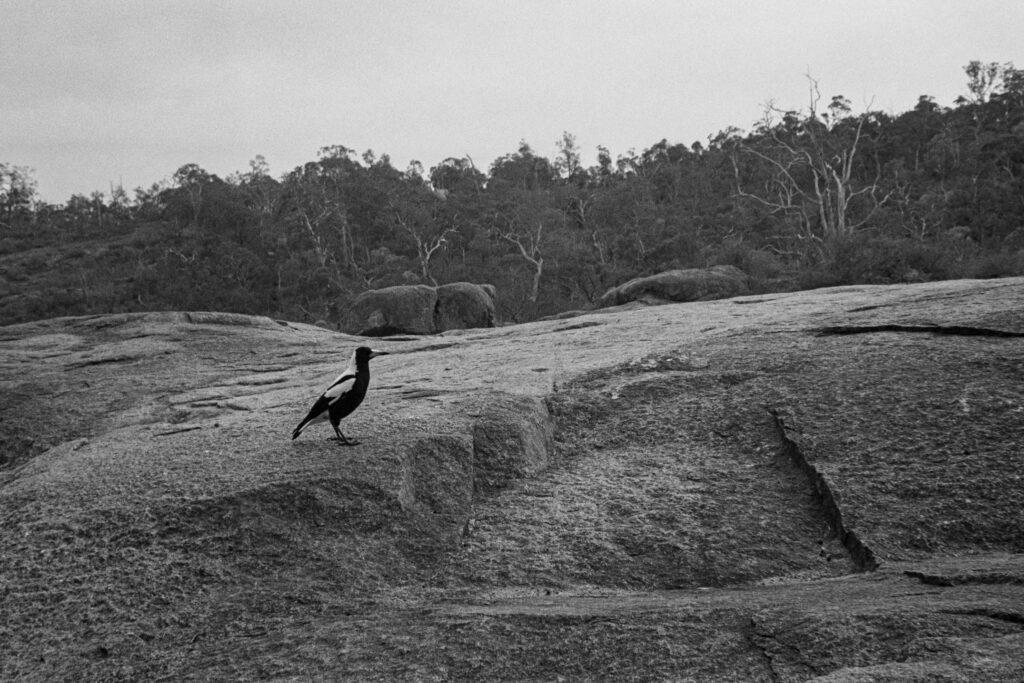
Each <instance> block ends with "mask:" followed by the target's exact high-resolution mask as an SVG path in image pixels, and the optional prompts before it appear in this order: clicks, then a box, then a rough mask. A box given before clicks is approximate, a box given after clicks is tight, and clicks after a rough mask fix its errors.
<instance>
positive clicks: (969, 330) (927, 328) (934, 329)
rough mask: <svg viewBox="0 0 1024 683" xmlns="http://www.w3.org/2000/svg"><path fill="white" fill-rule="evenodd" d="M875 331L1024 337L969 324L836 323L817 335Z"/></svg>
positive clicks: (1021, 334)
mask: <svg viewBox="0 0 1024 683" xmlns="http://www.w3.org/2000/svg"><path fill="white" fill-rule="evenodd" d="M873 332H919V333H921V332H930V333H932V334H939V335H953V336H962V337H1006V338H1016V337H1024V332H1013V331H1011V330H995V329H991V328H987V327H972V326H967V325H897V324H884V325H834V326H830V327H819V328H818V329H817V336H819V337H827V336H832V335H848V334H871V333H873Z"/></svg>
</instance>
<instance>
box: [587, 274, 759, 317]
mask: <svg viewBox="0 0 1024 683" xmlns="http://www.w3.org/2000/svg"><path fill="white" fill-rule="evenodd" d="M749 293H750V289H749V287H748V286H747V276H746V275H745V274H744V273H743V271H742V270H740V269H739V268H736V267H735V266H712V267H711V268H690V269H685V270H667V271H665V272H663V273H658V274H656V275H650V276H647V277H638V278H635V279H633V280H630V281H629V282H627V283H625V284H622V285H619V286H618V287H613V288H611V289H609V290H608V291H607V292H605V294H604V296H602V297H601V299H600V301H599V302H598V304H597V305H598V307H599V308H606V307H608V306H619V305H622V304H625V303H629V302H630V301H642V302H644V303H648V304H663V303H672V302H682V301H710V300H712V299H727V298H729V297H733V296H740V295H743V294H749Z"/></svg>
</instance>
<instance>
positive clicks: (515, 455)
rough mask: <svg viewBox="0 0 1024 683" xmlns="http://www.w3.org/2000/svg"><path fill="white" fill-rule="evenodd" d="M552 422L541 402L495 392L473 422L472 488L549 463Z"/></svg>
mask: <svg viewBox="0 0 1024 683" xmlns="http://www.w3.org/2000/svg"><path fill="white" fill-rule="evenodd" d="M553 439H554V424H553V422H552V420H551V416H550V415H549V414H548V410H547V408H546V407H545V406H544V402H543V401H541V400H540V399H537V398H533V397H531V396H500V395H495V396H494V397H493V398H492V399H491V400H490V401H489V405H488V406H487V408H486V410H485V411H484V412H483V414H482V415H480V417H479V418H478V419H477V420H476V422H475V423H474V425H473V489H474V491H490V490H494V489H499V488H502V487H504V486H507V485H508V484H509V482H511V481H512V480H514V479H521V478H523V477H528V476H531V475H535V474H537V473H538V472H540V471H542V470H543V469H545V468H546V467H547V466H548V463H549V461H550V458H551V452H552V450H553V445H554V442H553Z"/></svg>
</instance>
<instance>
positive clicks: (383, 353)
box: [370, 351, 388, 358]
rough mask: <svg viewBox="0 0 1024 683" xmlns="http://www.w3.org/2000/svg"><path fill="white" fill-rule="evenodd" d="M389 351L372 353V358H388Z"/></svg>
mask: <svg viewBox="0 0 1024 683" xmlns="http://www.w3.org/2000/svg"><path fill="white" fill-rule="evenodd" d="M386 355H388V352H387V351H370V358H376V357H377V356H386Z"/></svg>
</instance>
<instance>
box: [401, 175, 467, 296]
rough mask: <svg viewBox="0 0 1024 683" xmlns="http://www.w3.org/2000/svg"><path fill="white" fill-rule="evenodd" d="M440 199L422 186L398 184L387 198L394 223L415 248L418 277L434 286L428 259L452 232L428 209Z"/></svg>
mask: <svg viewBox="0 0 1024 683" xmlns="http://www.w3.org/2000/svg"><path fill="white" fill-rule="evenodd" d="M442 201H444V200H443V199H441V198H439V197H437V196H436V195H434V194H433V193H431V192H430V191H429V190H428V189H427V188H426V187H424V186H422V185H419V186H417V185H414V186H411V187H408V186H407V185H399V186H398V187H397V188H396V189H395V191H394V192H393V193H392V197H391V199H389V201H388V208H389V209H390V211H391V213H392V215H393V216H394V219H395V222H396V223H398V225H399V226H400V227H401V229H402V231H403V232H404V233H405V234H406V235H408V237H409V239H410V240H411V241H412V243H413V245H414V246H415V247H416V262H417V263H418V264H419V268H420V277H422V278H423V280H424V281H425V282H426V281H429V282H431V283H433V284H434V286H437V280H435V279H434V276H433V275H431V274H430V259H431V258H433V256H434V254H435V253H437V252H438V250H440V249H443V248H444V247H445V246H446V245H447V244H448V236H449V235H451V234H452V233H454V232H455V230H454V229H453V228H444V227H443V226H441V225H440V224H439V223H438V222H437V221H436V220H435V219H434V216H433V211H432V209H433V207H434V205H435V204H436V203H438V202H442Z"/></svg>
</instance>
